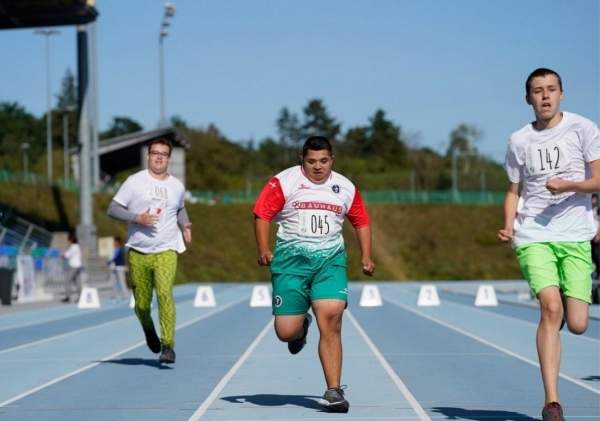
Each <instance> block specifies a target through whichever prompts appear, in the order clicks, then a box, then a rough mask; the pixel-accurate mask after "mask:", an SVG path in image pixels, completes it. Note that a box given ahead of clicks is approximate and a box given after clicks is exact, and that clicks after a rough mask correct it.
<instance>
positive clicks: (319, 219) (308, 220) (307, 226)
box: [298, 210, 334, 237]
mask: <svg viewBox="0 0 600 421" xmlns="http://www.w3.org/2000/svg"><path fill="white" fill-rule="evenodd" d="M333 223H334V222H333V220H332V216H331V212H328V211H320V210H303V211H300V212H299V224H298V234H300V235H301V236H303V237H325V236H327V235H328V234H329V233H330V232H331V231H332V230H333Z"/></svg>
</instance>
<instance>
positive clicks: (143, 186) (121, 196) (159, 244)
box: [113, 170, 185, 253]
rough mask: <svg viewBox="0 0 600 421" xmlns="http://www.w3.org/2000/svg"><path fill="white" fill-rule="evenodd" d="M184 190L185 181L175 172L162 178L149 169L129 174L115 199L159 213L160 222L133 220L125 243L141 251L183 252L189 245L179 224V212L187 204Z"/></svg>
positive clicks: (139, 209)
mask: <svg viewBox="0 0 600 421" xmlns="http://www.w3.org/2000/svg"><path fill="white" fill-rule="evenodd" d="M184 194H185V188H184V187H183V184H182V183H181V181H179V180H178V179H176V178H175V177H173V176H172V175H169V176H168V177H167V178H166V179H165V180H158V179H156V178H154V177H152V176H151V175H150V173H149V172H148V170H142V171H139V172H137V173H135V174H133V175H131V176H130V177H129V178H127V180H126V181H125V183H123V185H122V186H121V188H119V191H118V192H117V194H116V195H115V197H114V198H113V200H114V201H115V202H117V203H119V204H121V205H123V206H125V207H126V208H127V209H128V210H129V211H131V212H133V213H136V214H138V213H142V212H145V211H148V212H150V213H151V214H153V215H158V222H157V223H156V225H154V226H153V227H147V226H144V225H140V224H136V223H135V222H130V223H129V224H128V235H127V236H128V238H127V243H126V244H125V245H126V246H127V247H130V248H132V249H134V250H137V251H139V252H141V253H160V252H161V251H166V250H175V251H176V252H178V253H183V252H184V251H185V245H184V244H183V236H182V234H181V231H180V230H179V227H178V226H177V212H178V211H179V210H180V209H182V208H183V207H184Z"/></svg>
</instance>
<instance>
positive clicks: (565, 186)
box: [546, 178, 571, 194]
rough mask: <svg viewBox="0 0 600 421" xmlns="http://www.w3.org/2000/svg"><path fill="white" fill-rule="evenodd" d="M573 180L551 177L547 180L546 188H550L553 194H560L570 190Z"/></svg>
mask: <svg viewBox="0 0 600 421" xmlns="http://www.w3.org/2000/svg"><path fill="white" fill-rule="evenodd" d="M570 187H571V182H570V181H567V180H563V179H562V178H551V179H550V180H548V181H547V182H546V188H547V189H548V190H550V193H552V194H559V193H564V192H566V191H569V189H570Z"/></svg>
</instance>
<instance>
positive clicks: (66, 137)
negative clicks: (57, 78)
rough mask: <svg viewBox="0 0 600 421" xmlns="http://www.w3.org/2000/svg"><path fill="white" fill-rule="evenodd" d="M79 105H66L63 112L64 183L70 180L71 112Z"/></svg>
mask: <svg viewBox="0 0 600 421" xmlns="http://www.w3.org/2000/svg"><path fill="white" fill-rule="evenodd" d="M76 109H77V107H75V106H70V107H65V108H63V109H62V110H61V111H62V112H63V180H64V183H67V182H68V181H69V173H70V171H69V113H70V112H72V111H75V110H76Z"/></svg>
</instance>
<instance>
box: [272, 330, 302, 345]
mask: <svg viewBox="0 0 600 421" xmlns="http://www.w3.org/2000/svg"><path fill="white" fill-rule="evenodd" d="M275 334H276V335H277V338H278V339H279V340H280V341H281V342H290V341H292V340H294V339H296V337H297V336H298V330H297V329H291V328H289V327H277V326H275Z"/></svg>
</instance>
